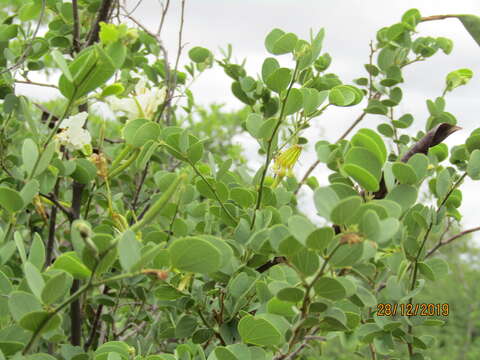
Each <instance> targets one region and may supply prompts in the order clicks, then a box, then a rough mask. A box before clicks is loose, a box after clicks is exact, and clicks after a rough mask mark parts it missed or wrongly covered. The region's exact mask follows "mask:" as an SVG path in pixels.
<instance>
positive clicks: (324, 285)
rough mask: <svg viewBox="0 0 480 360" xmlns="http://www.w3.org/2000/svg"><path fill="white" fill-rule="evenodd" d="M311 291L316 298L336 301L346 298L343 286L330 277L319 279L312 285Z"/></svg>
mask: <svg viewBox="0 0 480 360" xmlns="http://www.w3.org/2000/svg"><path fill="white" fill-rule="evenodd" d="M313 289H314V290H315V293H316V294H317V295H318V296H321V297H324V298H326V299H329V300H333V301H337V300H341V299H343V298H344V297H345V296H347V290H346V289H345V287H344V286H343V284H342V283H341V282H340V281H338V280H336V279H333V278H330V277H321V278H320V279H318V280H317V281H316V282H315V283H314V284H313Z"/></svg>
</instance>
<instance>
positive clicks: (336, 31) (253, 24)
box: [29, 0, 480, 238]
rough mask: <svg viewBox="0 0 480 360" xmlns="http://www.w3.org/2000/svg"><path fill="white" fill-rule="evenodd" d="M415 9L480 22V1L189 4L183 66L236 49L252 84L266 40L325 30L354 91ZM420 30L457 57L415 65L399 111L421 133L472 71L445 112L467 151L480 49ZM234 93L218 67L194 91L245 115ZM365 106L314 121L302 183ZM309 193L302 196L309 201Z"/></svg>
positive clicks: (147, 11)
mask: <svg viewBox="0 0 480 360" xmlns="http://www.w3.org/2000/svg"><path fill="white" fill-rule="evenodd" d="M170 2H171V4H170V9H169V12H168V15H167V18H166V21H165V24H164V27H163V31H162V39H163V41H164V43H165V45H166V47H167V49H168V52H169V56H170V61H171V62H172V61H173V60H174V54H175V53H176V51H177V42H178V29H179V15H180V0H171V1H170ZM136 3H137V0H128V5H129V9H132V8H133V7H134V5H135V4H136ZM414 7H415V8H417V9H419V10H420V12H421V14H422V15H423V16H429V15H438V14H477V15H480V2H479V1H478V0H462V1H451V0H415V1H413V0H402V1H400V0H395V1H394V0H390V1H385V0H368V1H367V0H339V1H335V2H334V1H326V0H317V1H313V0H187V1H186V8H185V24H184V29H183V39H184V43H185V44H186V46H185V49H184V51H183V59H182V61H181V63H185V61H186V60H187V59H186V58H187V52H188V50H189V48H191V47H193V46H203V47H206V48H208V49H210V50H211V51H213V52H214V53H215V54H217V55H220V52H219V50H218V49H219V48H225V47H226V46H227V44H229V43H231V44H232V46H233V54H234V58H235V59H238V60H239V61H241V60H243V59H245V58H246V59H247V64H246V69H247V72H248V73H249V75H251V76H254V77H255V76H256V75H257V74H259V73H260V70H261V64H262V62H263V60H264V59H265V57H267V56H270V55H269V54H268V53H267V52H266V50H265V48H264V38H265V36H266V34H268V32H269V31H270V30H272V29H273V28H281V29H283V30H285V31H287V32H294V33H295V34H297V35H298V36H299V37H301V38H304V39H308V35H309V30H310V29H313V30H314V31H318V30H319V29H320V28H322V27H323V28H325V30H326V37H325V41H324V46H323V51H326V52H328V53H329V54H330V55H331V56H332V58H333V62H332V65H331V68H330V69H329V71H330V72H334V73H336V74H338V75H339V76H340V78H341V79H342V80H343V81H344V82H345V83H349V82H351V80H352V79H354V78H357V77H361V76H365V75H366V74H365V71H364V69H363V64H365V63H366V62H368V53H369V47H368V44H369V41H370V40H375V34H376V31H377V30H378V29H380V28H381V27H384V26H388V25H391V24H394V23H395V22H398V21H399V20H400V18H401V16H402V14H403V13H404V12H405V11H406V10H408V9H410V8H414ZM160 14H161V7H160V2H159V1H158V0H144V1H143V2H142V4H141V5H140V6H139V7H138V8H137V10H136V11H135V12H134V13H133V16H134V17H135V18H137V19H138V20H139V21H141V22H142V23H143V24H144V25H145V26H146V27H148V28H149V29H151V30H152V31H155V30H156V28H157V25H158V21H159V18H160ZM417 30H418V31H419V33H420V35H421V36H434V37H438V36H444V37H448V38H450V39H452V40H453V41H454V50H453V52H452V54H450V55H449V56H446V55H444V54H443V53H440V52H439V53H438V54H436V55H434V56H433V58H430V59H429V60H427V61H425V62H424V63H418V64H415V65H413V66H411V67H408V68H407V69H406V70H405V73H404V79H405V83H404V84H401V87H402V89H403V93H404V101H403V102H402V105H400V106H399V107H398V110H396V111H397V113H398V114H402V113H407V112H409V113H412V114H413V115H414V116H415V118H416V121H417V124H418V126H417V128H423V127H424V125H425V121H426V119H427V117H428V112H427V110H426V105H425V101H426V99H434V98H435V97H437V96H439V95H441V92H442V90H443V88H444V81H445V75H446V74H447V73H448V72H450V71H452V70H455V69H458V68H465V67H466V68H470V69H472V70H473V72H474V74H475V75H474V78H473V80H472V81H471V82H470V83H469V84H468V85H467V86H463V87H461V88H458V89H456V90H455V91H454V92H453V93H449V94H448V95H447V98H446V100H447V109H446V110H447V111H449V112H451V113H453V114H454V115H455V116H456V117H457V119H458V125H460V126H462V127H463V130H461V131H459V132H457V133H456V134H454V135H452V136H451V137H450V138H449V139H448V143H449V145H454V144H460V143H464V141H465V139H466V137H467V136H468V135H469V134H470V132H471V131H472V130H473V129H475V128H477V127H480V121H479V113H480V102H479V94H480V62H479V59H480V47H479V46H478V45H477V44H476V43H475V42H474V40H473V39H472V38H471V37H470V35H469V34H468V33H467V32H466V30H465V29H464V28H463V26H462V25H461V23H460V22H459V21H458V20H457V19H447V20H443V21H431V22H427V23H422V24H420V25H419V26H418V27H417ZM279 61H280V62H281V63H282V64H284V65H289V62H290V61H291V60H290V58H289V56H288V55H283V56H281V57H279ZM230 85H231V79H230V78H228V77H227V76H226V75H225V74H224V72H223V70H222V69H221V68H220V67H218V66H216V67H214V68H213V69H209V70H208V71H207V72H205V73H204V74H203V75H202V76H201V77H200V78H199V79H198V81H197V82H196V83H195V85H194V86H193V88H192V91H193V92H194V94H195V98H196V100H197V102H199V103H202V104H208V103H212V102H215V103H224V104H226V108H227V109H228V108H229V109H233V108H240V107H241V106H242V104H241V103H240V102H239V101H238V100H236V99H235V98H234V97H233V95H231V92H230ZM35 90H36V91H35ZM35 90H33V89H30V90H29V91H30V92H31V91H35V93H36V94H37V95H38V94H39V91H41V95H42V96H50V95H49V93H47V92H45V89H35ZM364 106H365V104H364V103H362V104H359V105H357V106H355V107H354V108H346V109H338V108H337V109H328V110H327V112H326V113H325V115H324V116H322V117H321V118H319V119H318V120H317V121H314V124H313V126H312V128H310V129H309V130H308V131H309V136H308V137H309V139H311V140H312V142H311V145H310V148H307V149H306V150H307V151H305V152H304V154H302V158H301V163H300V164H299V165H298V166H297V171H296V173H298V174H302V175H303V173H304V171H305V169H307V168H308V167H309V166H310V164H311V163H312V162H313V161H314V160H315V154H314V152H313V151H312V150H313V146H314V143H315V142H316V141H318V140H320V139H327V140H329V141H334V140H336V139H337V138H338V136H339V135H340V134H341V133H342V132H343V131H344V130H345V129H346V128H348V126H349V125H350V124H351V122H352V121H353V120H354V119H355V117H356V116H358V114H359V113H360V112H361V111H362V109H363V107H364ZM382 121H383V118H382V117H381V116H377V115H371V116H368V117H366V119H365V121H364V123H363V124H362V125H363V126H376V125H377V124H379V123H380V122H382ZM243 141H245V140H243ZM247 144H248V145H250V143H247ZM251 144H252V145H253V144H254V142H253V141H252V143H251ZM247 148H248V149H252V148H253V147H250V146H247ZM248 149H247V151H248ZM250 151H251V150H250ZM250 155H251V154H250ZM253 165H255V164H253ZM323 173H326V172H325V168H324V167H321V166H319V167H318V170H317V172H316V173H315V175H317V176H319V178H320V179H324V176H322V174H323ZM322 181H324V180H322ZM462 189H463V190H464V199H463V205H462V209H461V210H462V212H463V213H464V215H465V216H464V220H463V224H464V226H465V227H466V228H469V227H473V226H478V225H479V224H480V221H479V220H478V216H477V214H476V211H477V202H478V200H477V199H479V198H480V186H479V185H478V182H477V183H473V182H471V181H467V182H466V184H464V185H463V186H462ZM308 191H309V190H308V189H307V190H305V193H308ZM467 195H468V196H467ZM309 198H311V196H304V199H305V202H306V205H305V208H306V209H308V210H309V211H310V210H311V209H312V205H311V203H309ZM477 238H480V236H477Z"/></svg>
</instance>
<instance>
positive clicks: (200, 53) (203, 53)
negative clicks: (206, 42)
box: [188, 46, 210, 63]
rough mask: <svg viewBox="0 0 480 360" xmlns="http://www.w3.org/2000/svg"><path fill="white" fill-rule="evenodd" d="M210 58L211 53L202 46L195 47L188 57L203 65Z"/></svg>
mask: <svg viewBox="0 0 480 360" xmlns="http://www.w3.org/2000/svg"><path fill="white" fill-rule="evenodd" d="M209 56H210V51H209V50H208V49H205V48H203V47H201V46H195V47H194V48H192V49H190V51H189V52H188V57H189V58H190V60H192V61H193V62H195V63H203V62H205V60H207V59H208V58H209Z"/></svg>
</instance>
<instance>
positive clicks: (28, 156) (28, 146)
mask: <svg viewBox="0 0 480 360" xmlns="http://www.w3.org/2000/svg"><path fill="white" fill-rule="evenodd" d="M22 160H23V166H24V167H25V170H26V171H27V175H28V176H30V175H32V171H33V168H34V166H35V164H36V162H37V160H38V147H37V144H36V143H35V142H34V141H33V140H32V139H30V138H27V139H25V141H24V142H23V146H22Z"/></svg>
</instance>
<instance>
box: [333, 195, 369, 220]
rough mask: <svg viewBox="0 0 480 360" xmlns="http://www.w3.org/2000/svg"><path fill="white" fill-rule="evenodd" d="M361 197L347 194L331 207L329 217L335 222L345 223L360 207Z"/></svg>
mask: <svg viewBox="0 0 480 360" xmlns="http://www.w3.org/2000/svg"><path fill="white" fill-rule="evenodd" d="M361 203H362V199H361V197H360V196H349V197H347V198H345V199H342V200H340V201H339V202H338V204H337V205H336V206H335V207H334V208H333V209H332V211H331V214H330V219H331V220H332V221H333V222H334V223H335V224H339V225H342V224H347V223H348V222H349V220H350V219H351V218H352V217H353V215H355V212H356V211H357V209H358V208H359V207H360V204H361Z"/></svg>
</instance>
